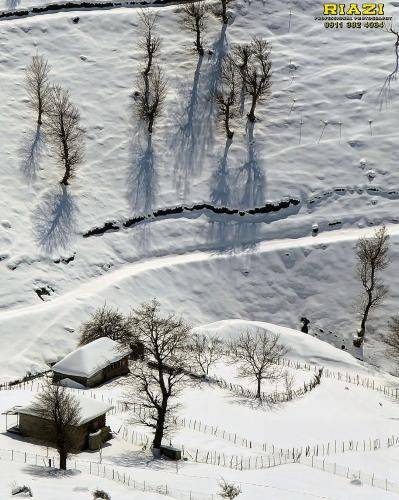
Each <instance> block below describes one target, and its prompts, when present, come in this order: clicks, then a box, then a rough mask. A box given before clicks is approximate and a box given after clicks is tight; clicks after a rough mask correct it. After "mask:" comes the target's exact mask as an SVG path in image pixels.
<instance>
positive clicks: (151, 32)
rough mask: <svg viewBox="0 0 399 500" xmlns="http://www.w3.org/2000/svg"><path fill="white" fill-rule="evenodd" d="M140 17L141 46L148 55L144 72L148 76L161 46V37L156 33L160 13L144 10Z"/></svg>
mask: <svg viewBox="0 0 399 500" xmlns="http://www.w3.org/2000/svg"><path fill="white" fill-rule="evenodd" d="M139 17H140V23H141V26H140V31H141V38H140V40H139V47H140V48H141V49H142V50H144V52H145V55H146V65H145V68H144V71H143V74H144V75H145V76H148V75H149V74H150V71H151V68H152V64H153V60H154V58H155V56H156V55H157V53H158V52H159V49H160V47H161V39H160V38H159V36H157V35H156V34H155V30H156V23H157V18H158V15H157V14H156V13H152V12H148V11H145V10H142V11H141V12H140V15H139Z"/></svg>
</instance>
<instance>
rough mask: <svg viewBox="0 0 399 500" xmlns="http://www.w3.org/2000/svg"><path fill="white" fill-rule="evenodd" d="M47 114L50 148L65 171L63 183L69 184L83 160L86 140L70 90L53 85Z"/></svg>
mask: <svg viewBox="0 0 399 500" xmlns="http://www.w3.org/2000/svg"><path fill="white" fill-rule="evenodd" d="M47 115H48V122H47V123H46V133H47V137H48V140H49V144H50V149H51V151H52V153H53V155H54V156H55V158H56V160H57V163H58V164H59V165H60V166H61V167H63V169H64V171H65V172H64V176H63V178H62V180H61V184H64V185H68V183H69V180H70V179H71V178H72V177H73V176H74V174H75V171H76V168H77V167H78V166H79V165H80V164H81V163H82V161H83V157H84V142H83V131H82V129H81V127H80V114H79V110H78V108H77V107H76V106H74V105H73V104H72V103H71V101H70V99H69V92H68V91H67V90H64V89H62V88H61V87H60V86H59V85H55V86H53V87H52V90H51V94H50V100H49V110H48V113H47Z"/></svg>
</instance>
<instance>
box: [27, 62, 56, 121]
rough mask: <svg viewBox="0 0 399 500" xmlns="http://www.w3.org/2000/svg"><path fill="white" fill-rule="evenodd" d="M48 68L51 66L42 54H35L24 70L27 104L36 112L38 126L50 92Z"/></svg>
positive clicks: (46, 106)
mask: <svg viewBox="0 0 399 500" xmlns="http://www.w3.org/2000/svg"><path fill="white" fill-rule="evenodd" d="M50 69H51V66H50V65H49V63H48V61H47V60H46V59H45V58H44V57H43V56H40V55H35V56H33V57H32V61H31V63H30V65H29V66H28V67H27V68H26V70H25V87H26V90H27V92H28V96H29V105H30V107H31V108H32V109H34V110H35V111H36V112H37V123H38V125H39V126H40V125H41V124H42V117H43V114H44V113H45V112H46V110H47V108H48V101H49V97H50V94H51V86H50V83H49V73H50Z"/></svg>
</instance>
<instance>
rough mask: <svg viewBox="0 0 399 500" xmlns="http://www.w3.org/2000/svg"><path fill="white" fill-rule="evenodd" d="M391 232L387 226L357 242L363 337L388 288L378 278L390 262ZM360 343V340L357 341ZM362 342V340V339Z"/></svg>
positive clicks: (357, 269)
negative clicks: (372, 312)
mask: <svg viewBox="0 0 399 500" xmlns="http://www.w3.org/2000/svg"><path fill="white" fill-rule="evenodd" d="M388 254H389V234H388V231H387V229H386V227H385V226H384V227H382V228H381V229H379V230H377V231H375V233H374V236H373V237H372V238H360V239H359V241H358V242H357V244H356V257H357V264H356V268H355V275H356V277H357V278H358V279H359V281H360V284H361V286H362V293H361V295H360V300H359V303H358V304H357V311H358V313H359V316H360V318H361V323H360V330H359V332H358V337H360V338H361V339H363V337H364V335H365V332H366V323H367V320H368V317H369V314H370V311H371V310H372V309H374V308H376V307H377V306H379V305H380V304H381V303H382V302H383V300H384V298H385V297H386V295H387V293H388V288H387V287H386V286H385V285H384V283H383V282H382V281H381V280H380V279H379V278H378V273H379V272H380V271H383V270H384V269H386V268H387V267H388V264H389V255H388ZM356 342H357V343H359V341H356ZM360 343H361V341H360Z"/></svg>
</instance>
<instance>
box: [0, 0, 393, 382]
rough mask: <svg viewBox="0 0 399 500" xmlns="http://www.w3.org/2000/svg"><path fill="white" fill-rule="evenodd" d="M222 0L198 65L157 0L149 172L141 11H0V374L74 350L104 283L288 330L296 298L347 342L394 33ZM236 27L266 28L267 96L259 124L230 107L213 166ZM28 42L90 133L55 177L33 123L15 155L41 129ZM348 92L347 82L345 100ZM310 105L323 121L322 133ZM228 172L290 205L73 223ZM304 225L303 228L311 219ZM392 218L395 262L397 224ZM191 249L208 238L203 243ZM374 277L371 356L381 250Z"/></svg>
mask: <svg viewBox="0 0 399 500" xmlns="http://www.w3.org/2000/svg"><path fill="white" fill-rule="evenodd" d="M230 9H231V17H232V22H231V23H230V24H229V26H228V28H227V30H222V29H221V25H220V23H219V22H218V21H217V20H216V19H214V18H213V17H212V16H211V17H210V20H209V29H208V30H207V34H206V43H207V46H208V47H209V48H211V49H212V50H213V55H212V56H210V55H206V56H205V58H204V60H203V61H202V63H201V64H197V58H196V57H195V55H194V54H192V52H191V50H190V48H189V46H190V43H191V42H190V39H189V35H188V34H186V33H184V31H182V29H180V27H179V24H178V22H179V21H178V18H179V16H178V7H176V6H168V7H160V8H158V12H159V22H158V32H159V34H160V36H161V37H162V51H161V56H160V62H161V63H162V64H163V66H164V69H165V71H166V73H167V76H168V79H169V91H168V97H167V102H166V106H165V112H164V115H163V117H162V118H161V119H160V121H159V124H158V125H157V126H156V129H155V134H154V140H153V146H154V154H155V160H154V161H155V163H154V170H153V172H152V173H151V175H149V173H148V172H147V174H148V175H147V174H146V175H144V178H142V174H143V171H141V170H140V165H141V163H140V158H141V154H142V153H143V149H142V148H143V147H144V146H143V144H142V143H143V137H142V134H141V132H140V130H138V127H137V123H135V121H134V118H133V113H132V106H133V104H132V103H133V101H132V98H131V94H132V92H133V90H134V88H135V77H136V76H137V73H138V68H139V64H140V52H139V50H138V47H137V36H136V35H137V29H138V9H135V8H130V9H125V8H122V9H113V10H109V11H98V12H95V11H91V12H81V13H79V16H80V21H79V23H78V24H75V23H73V22H72V18H73V17H74V16H75V13H49V14H46V15H40V16H37V17H32V18H29V19H14V20H4V21H2V22H1V24H0V46H1V49H2V56H1V61H0V63H1V68H2V71H1V74H0V88H1V89H2V90H1V92H2V96H5V97H4V98H3V99H2V101H1V112H0V139H1V144H2V148H1V151H0V164H1V169H2V183H1V187H0V220H1V225H0V255H1V261H0V278H1V280H2V283H7V285H6V286H3V287H1V290H0V308H1V310H2V313H1V314H0V328H1V332H2V333H1V334H2V336H3V338H4V339H10V338H12V342H10V341H8V340H5V342H4V347H5V350H4V360H5V362H4V363H2V364H1V365H0V376H2V377H3V378H10V377H11V378H12V377H15V376H17V375H21V374H22V373H24V372H26V371H28V370H36V369H38V368H42V367H43V366H44V363H46V362H53V361H56V360H57V359H58V358H59V357H60V356H61V355H63V354H65V353H66V352H68V351H69V350H71V349H72V348H73V347H74V346H75V345H76V334H75V333H74V332H72V330H76V329H77V328H78V326H79V324H80V322H81V321H82V320H84V319H85V318H87V316H88V314H89V313H90V312H91V311H92V310H93V309H94V308H95V307H97V306H98V305H99V304H100V303H102V302H103V301H104V299H106V300H107V301H108V302H109V303H111V304H115V305H118V306H120V307H121V309H123V310H125V311H127V310H128V309H129V308H130V307H131V306H136V305H137V304H138V303H139V302H141V301H142V300H146V299H149V298H151V297H154V296H157V297H158V298H159V299H160V300H161V302H162V303H163V306H164V307H165V309H167V310H176V307H177V306H176V304H178V310H179V313H182V314H185V315H186V316H187V318H188V319H189V320H190V321H191V322H192V323H193V324H194V325H195V326H197V325H200V324H203V323H208V322H210V321H217V320H221V319H226V318H243V319H252V320H262V321H268V322H271V323H274V324H281V325H285V326H290V327H294V328H298V327H299V324H300V323H299V318H300V317H301V316H303V315H305V316H306V317H308V318H309V319H310V321H311V328H312V329H313V331H315V332H316V333H317V332H318V328H322V329H323V330H324V333H325V335H324V334H322V333H320V336H322V337H323V338H326V340H328V341H330V342H331V343H335V345H337V346H339V347H341V345H343V344H345V345H346V348H347V349H351V337H352V335H353V334H354V332H355V331H356V328H357V326H358V325H357V322H356V320H355V317H354V314H353V310H352V304H353V302H354V300H355V299H356V296H357V292H358V287H357V283H356V282H355V280H354V277H353V265H354V258H353V247H354V244H355V242H356V239H357V238H358V236H359V235H360V234H363V233H362V232H361V228H365V230H366V228H367V227H369V226H371V227H373V226H375V225H377V224H380V223H382V222H386V223H391V224H392V223H393V224H395V223H396V222H397V217H396V216H395V214H396V213H397V209H396V206H397V204H398V194H397V191H396V190H397V188H398V185H399V179H398V173H397V168H396V163H395V157H394V151H395V143H396V142H397V127H396V126H395V123H396V122H395V119H396V117H397V110H396V106H397V101H396V96H397V91H396V82H395V81H392V84H391V101H390V103H389V106H385V105H384V106H382V108H381V110H380V102H379V94H380V89H381V87H382V85H383V83H384V80H385V78H386V76H387V75H388V73H389V72H390V71H391V69H392V68H393V66H394V64H395V57H394V39H393V37H392V35H390V34H389V33H386V32H385V31H384V30H372V29H363V30H351V29H344V30H326V29H325V28H324V26H323V25H322V24H321V23H319V22H316V21H315V20H314V19H313V17H314V16H315V15H317V14H319V13H320V9H321V7H320V5H319V3H318V2H316V1H304V2H295V3H293V4H292V6H291V9H292V16H291V24H290V30H289V31H288V22H289V9H288V8H287V9H280V5H279V4H278V3H276V2H267V3H264V4H263V3H258V2H256V3H255V4H253V3H251V4H250V3H246V2H244V1H242V0H240V1H238V0H237V1H236V2H234V3H233V4H231V7H230ZM386 10H387V14H389V15H390V14H394V13H395V11H396V10H397V7H395V5H394V4H387V5H386ZM259 19H262V22H261V23H260V22H259ZM250 34H256V35H260V36H265V37H266V38H267V39H268V40H270V41H271V43H272V44H273V52H272V54H273V56H272V57H273V75H274V76H273V96H272V99H271V101H270V103H268V104H267V105H260V106H259V110H258V116H259V120H258V122H257V123H256V126H255V130H254V137H253V139H252V138H251V137H249V135H248V134H249V133H250V132H249V131H248V133H247V134H246V132H245V120H244V117H243V118H241V119H239V120H237V123H236V124H235V129H236V135H235V137H234V141H233V144H232V145H231V147H230V150H229V153H228V168H227V174H226V178H220V176H219V174H220V170H218V165H219V163H220V160H221V158H222V156H223V151H224V147H225V141H224V138H223V134H222V132H221V131H219V130H218V128H217V127H216V124H215V119H214V114H215V109H214V108H213V107H212V105H211V104H210V101H209V99H208V94H209V85H211V84H212V82H213V81H214V79H215V77H216V75H217V71H218V70H217V68H218V64H219V63H220V57H221V56H222V54H223V52H225V51H226V50H228V47H230V46H233V45H234V44H235V43H237V42H243V41H246V40H248V38H249V36H250ZM309 40H312V50H309ZM36 51H39V52H40V53H41V54H43V55H45V56H46V57H48V59H49V62H50V64H51V66H52V79H53V81H54V82H57V83H62V84H63V85H64V86H66V87H67V88H69V90H70V92H71V96H72V99H73V100H74V102H76V103H77V104H78V105H79V108H80V110H81V114H82V120H83V125H84V128H85V130H86V142H87V145H86V160H85V162H84V165H83V166H82V167H81V168H80V170H79V172H78V174H77V177H76V179H75V180H74V181H73V183H72V185H71V186H70V188H68V190H67V191H64V192H63V191H62V190H61V189H60V187H59V185H58V180H59V177H60V172H58V171H57V170H56V169H55V168H54V166H53V164H52V161H51V158H49V157H48V155H47V154H46V152H45V148H44V146H45V144H44V143H43V144H42V143H41V142H40V141H41V140H42V139H43V140H44V138H40V140H39V144H38V143H36V146H38V151H37V156H36V157H35V161H32V157H30V160H29V154H28V152H29V150H30V148H31V147H32V144H33V143H32V141H33V138H34V135H35V127H34V116H33V115H32V113H31V112H30V111H29V109H28V107H27V103H26V95H25V91H24V85H23V77H24V68H25V67H26V65H27V64H28V62H29V60H30V57H31V56H32V54H34V53H35V52H36ZM110 68H112V71H110ZM358 90H362V91H364V93H362V98H361V99H352V98H348V96H347V95H350V94H351V93H353V92H355V91H358ZM193 92H194V94H195V95H194V96H193ZM294 100H295V101H294ZM188 116H190V117H192V118H191V122H190V123H186V121H187V117H188ZM301 119H302V121H303V124H302V125H301V143H300V144H299V127H300V121H301ZM322 120H325V121H328V124H327V125H326V127H325V130H324V132H323V136H322V137H321V139H320V135H321V131H322V129H323V127H324V124H323V122H322ZM369 120H372V123H371V125H370V122H369ZM339 122H342V127H340V126H339ZM204 123H207V126H206V127H204V126H203V124H204ZM340 129H341V137H340V133H339V130H340ZM371 133H372V135H371ZM41 145H43V148H42V147H41ZM248 164H251V165H252V167H253V169H255V170H254V172H251V171H250V170H251V169H249V170H248ZM252 167H251V168H252ZM370 169H373V170H374V171H375V173H376V177H375V178H374V180H372V181H370V180H369V178H368V176H367V172H368V171H369V170H370ZM140 172H141V174H140ZM218 172H219V174H218ZM144 173H145V172H144ZM252 174H254V175H252ZM140 176H141V177H140ZM218 176H219V177H218ZM222 185H227V186H228V187H229V193H230V196H229V199H227V200H225V202H226V203H227V204H228V205H229V206H232V207H242V208H248V207H252V206H254V205H258V206H259V205H262V204H263V203H264V202H265V201H266V200H270V201H280V200H281V199H283V198H284V197H287V196H293V197H297V198H298V199H300V201H301V203H300V205H299V206H298V207H296V208H295V209H288V210H283V211H281V212H278V213H276V214H274V215H265V216H261V217H258V216H257V217H256V218H253V217H251V216H245V217H244V218H242V219H241V220H237V219H234V218H231V217H229V216H216V215H212V214H211V213H208V212H206V211H205V212H203V213H201V212H200V213H195V212H194V213H192V214H190V215H188V214H183V216H179V215H175V216H173V217H168V218H165V219H163V220H162V219H161V220H158V221H153V222H147V223H143V224H141V225H139V226H135V227H132V228H130V229H124V230H120V231H118V232H111V233H108V234H105V235H103V236H99V237H91V238H82V234H83V233H84V232H86V231H87V230H89V229H91V228H93V227H96V226H102V225H103V223H104V222H106V221H109V220H116V221H121V222H122V221H125V220H126V219H127V218H129V217H130V216H132V215H133V214H139V213H143V212H144V213H148V212H150V211H152V210H154V209H156V208H164V207H173V206H176V205H179V204H181V203H186V204H189V205H190V204H192V203H196V202H201V201H205V202H213V203H215V204H218V203H220V195H221V191H220V190H221V186H222ZM376 188H377V190H375V189H376ZM252 221H256V222H255V223H252ZM337 222H340V223H341V224H338V225H333V226H330V225H329V224H333V223H337ZM314 223H318V224H319V228H320V232H319V235H318V236H317V237H312V236H311V228H312V224H314ZM358 230H359V231H360V232H357V231H358ZM391 230H392V234H393V237H392V255H393V258H394V259H396V255H397V251H398V250H397V248H398V237H397V236H396V234H397V231H396V226H393V227H392V229H391ZM327 231H328V232H327ZM324 238H327V241H326V240H325V239H324ZM276 240H279V241H278V242H276ZM198 251H208V252H211V253H212V254H215V255H213V258H209V259H208V258H204V259H202V258H201V256H200V255H199V254H197V253H196V252H198ZM160 257H162V259H160ZM207 257H208V256H207ZM72 259H73V260H72ZM131 266H134V269H135V270H136V271H135V272H134V273H133V272H132V270H133V268H132V267H131ZM159 266H161V269H159ZM115 273H116V274H115ZM386 276H387V277H388V278H389V281H390V283H391V295H390V296H389V298H388V300H387V302H386V305H385V312H384V314H381V315H380V316H379V317H377V318H375V321H374V323H373V324H372V325H371V324H370V326H373V328H372V329H371V332H370V341H369V343H367V344H366V346H365V356H366V358H367V359H370V360H372V361H376V362H377V363H380V360H381V355H380V352H379V350H380V349H379V342H378V338H379V335H380V334H381V332H382V331H383V330H384V328H385V325H386V324H385V318H386V316H387V315H388V314H390V313H393V312H395V311H396V300H397V293H398V292H397V290H398V287H399V283H398V281H397V280H398V278H397V275H396V274H395V273H393V272H392V267H391V268H390V269H388V270H387V272H386ZM215 277H216V279H215ZM102 279H103V280H104V281H101V280H102ZM98 280H100V281H98ZM100 283H101V286H99V285H100ZM108 284H109V286H108ZM42 287H44V288H46V289H47V290H48V292H49V293H50V296H49V297H46V296H43V298H44V299H47V300H48V301H49V303H52V302H53V303H54V304H53V305H47V304H46V305H45V307H43V304H42V303H41V301H40V298H39V297H38V295H37V294H36V293H35V290H40V289H41V288H42ZM68 294H72V295H68ZM57 298H58V299H59V300H58V302H57ZM57 304H59V306H58V305H57ZM45 311H46V312H45ZM373 329H374V330H375V331H374V332H373ZM16 331H18V335H15V332H16ZM329 331H331V332H333V333H332V334H329V333H327V332H329ZM39 344H40V346H41V347H40V349H36V348H35V346H36V345H39ZM10 360H13V361H12V362H11V361H10Z"/></svg>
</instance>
